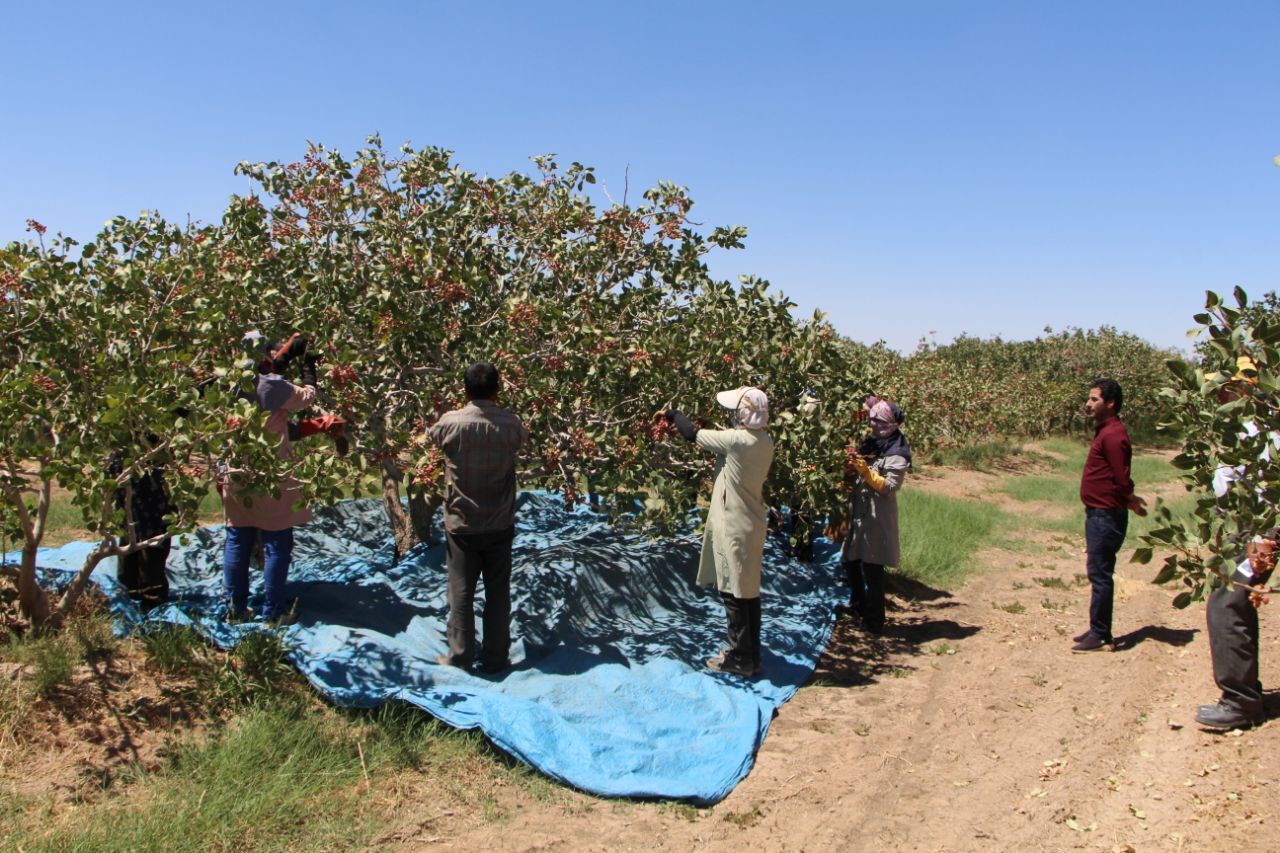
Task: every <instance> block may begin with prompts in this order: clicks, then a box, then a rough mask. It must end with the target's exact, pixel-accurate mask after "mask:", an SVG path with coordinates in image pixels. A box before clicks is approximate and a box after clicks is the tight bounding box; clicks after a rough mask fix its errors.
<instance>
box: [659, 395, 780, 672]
mask: <svg viewBox="0 0 1280 853" xmlns="http://www.w3.org/2000/svg"><path fill="white" fill-rule="evenodd" d="M716 402H717V403H719V404H720V405H721V406H722V407H724V408H725V409H726V410H728V412H729V419H730V423H731V424H732V426H731V428H730V429H697V428H696V427H694V425H693V424H692V423H691V422H690V421H689V419H688V418H687V417H685V416H684V415H683V414H682V413H680V412H678V411H675V410H672V411H669V412H668V413H667V419H668V420H670V421H671V422H672V423H673V424H674V425H675V427H676V429H677V430H679V432H680V434H681V435H683V436H684V437H685V438H686V439H688V440H689V441H692V442H694V443H696V444H697V445H698V446H699V447H701V448H703V449H704V450H709V451H711V452H712V453H714V454H716V456H717V457H718V459H717V460H716V469H715V483H714V485H713V486H712V487H711V506H710V509H709V510H708V512H707V524H706V528H705V532H704V533H703V536H702V558H701V560H700V562H699V565H698V583H700V584H714V585H715V587H716V589H718V590H720V597H721V599H722V600H723V601H724V608H725V614H726V615H727V617H728V621H729V647H728V648H727V649H725V650H724V651H723V652H721V653H720V654H719V655H718V656H716V657H714V658H711V659H710V660H708V661H707V666H708V667H709V668H711V669H713V670H718V671H722V672H732V673H735V674H737V675H745V676H752V675H755V674H757V673H759V672H760V623H761V616H760V563H761V559H762V558H763V556H764V539H765V532H766V529H765V518H766V509H765V505H764V494H763V492H764V481H765V478H766V477H767V476H768V475H769V467H770V465H772V464H773V439H771V438H770V437H769V434H768V433H767V432H765V427H766V426H767V425H768V423H769V398H768V397H767V396H765V393H764V392H763V391H761V390H760V389H759V388H750V387H744V388H736V389H734V390H732V391H721V392H720V393H719V394H717V395H716Z"/></svg>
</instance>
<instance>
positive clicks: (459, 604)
mask: <svg viewBox="0 0 1280 853" xmlns="http://www.w3.org/2000/svg"><path fill="white" fill-rule="evenodd" d="M445 538H446V540H447V545H446V547H447V549H448V571H449V662H450V663H451V664H453V665H454V666H460V667H464V668H465V667H468V666H470V665H471V664H472V663H473V662H474V661H475V660H476V612H475V603H476V582H477V581H479V580H480V579H481V578H483V579H484V617H483V619H484V637H483V639H482V640H481V647H480V665H481V666H482V667H493V668H500V667H504V666H506V664H507V662H508V660H509V654H510V650H511V543H512V541H513V540H514V539H515V528H508V529H506V530H499V531H494V532H484V533H446V534H445Z"/></svg>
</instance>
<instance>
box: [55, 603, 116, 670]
mask: <svg viewBox="0 0 1280 853" xmlns="http://www.w3.org/2000/svg"><path fill="white" fill-rule="evenodd" d="M66 630H67V633H68V634H70V636H71V638H72V639H73V640H74V641H75V644H76V646H77V648H78V650H79V653H80V657H81V658H82V659H84V660H85V661H87V662H93V661H98V660H104V659H106V658H109V657H111V655H112V654H114V653H115V650H116V647H117V646H118V645H119V641H118V640H117V639H116V635H115V632H114V631H113V630H112V628H111V617H110V616H108V615H107V614H106V613H103V612H101V611H99V612H96V613H78V614H76V615H75V616H74V617H72V619H71V620H69V621H68V622H67V628H66Z"/></svg>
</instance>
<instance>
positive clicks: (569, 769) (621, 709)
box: [40, 492, 842, 805]
mask: <svg viewBox="0 0 1280 853" xmlns="http://www.w3.org/2000/svg"><path fill="white" fill-rule="evenodd" d="M295 538H296V544H295V550H294V565H293V568H292V570H291V572H290V582H289V585H288V590H287V592H288V594H289V596H291V597H294V598H296V599H297V604H296V619H297V621H296V622H295V624H293V625H292V626H290V627H289V628H287V629H284V630H285V633H286V635H287V638H286V639H287V643H288V646H289V648H290V657H291V660H292V661H293V662H294V663H295V664H296V665H297V667H298V668H299V670H301V672H302V673H303V674H304V675H305V676H306V677H307V679H308V680H309V681H310V682H311V683H312V684H313V685H314V686H315V687H316V688H317V689H318V690H320V691H321V692H322V693H324V694H325V695H326V696H328V697H329V698H330V699H331V700H332V701H334V702H335V703H337V704H339V705H345V706H351V707H372V706H375V705H378V704H381V703H383V702H386V701H389V700H393V699H394V700H402V701H406V702H410V703H412V704H414V705H417V706H418V707H421V708H423V709H424V710H426V711H428V712H430V713H431V714H433V715H434V716H436V717H438V718H440V719H441V720H443V721H445V722H447V723H449V724H451V725H454V726H457V727H460V728H479V729H482V730H483V731H484V732H485V734H486V735H488V736H489V738H490V739H491V740H492V741H493V742H494V743H495V744H497V745H498V746H499V747H501V748H502V749H504V750H506V751H507V752H509V753H511V754H512V755H514V756H516V757H517V758H519V759H521V760H523V761H525V762H527V763H529V764H530V765H532V766H534V767H536V768H538V769H539V770H541V771H543V772H544V773H546V774H548V775H550V776H552V777H554V778H556V779H559V780H561V781H563V782H565V783H567V784H569V785H572V786H574V787H577V788H580V789H582V790H585V791H589V792H592V793H595V794H600V795H604V796H622V797H634V798H651V797H661V798H672V799H684V800H689V801H691V802H694V803H698V804H701V805H706V804H711V803H715V802H717V801H719V800H720V799H722V798H723V797H724V796H725V795H727V794H728V793H729V791H731V790H732V789H733V787H734V785H736V784H737V783H738V782H739V781H740V780H741V779H742V778H743V777H744V776H745V775H746V774H747V772H748V771H749V770H750V768H751V764H752V762H753V760H754V757H755V752H756V750H757V749H758V748H759V746H760V744H761V742H762V741H763V739H764V736H765V734H766V732H767V731H768V727H769V724H770V722H771V720H772V719H773V716H774V713H775V711H776V709H777V708H778V707H779V706H780V705H781V704H782V703H783V702H785V701H786V700H787V699H789V698H790V697H791V696H792V695H793V694H794V693H795V691H796V689H797V688H798V687H799V686H800V685H801V684H803V683H804V682H805V681H806V680H807V679H808V678H809V676H810V674H811V673H812V672H813V669H814V665H815V663H816V661H817V659H818V657H819V655H820V654H821V653H822V650H823V648H824V647H825V645H826V643H827V640H828V638H829V635H830V631H831V626H832V622H833V618H832V607H833V605H834V604H836V603H837V602H839V601H840V600H841V598H842V592H841V588H840V587H839V586H838V585H837V583H836V575H837V572H836V571H835V568H836V564H837V562H838V560H839V553H838V551H837V549H836V548H835V547H834V546H832V545H830V544H828V543H825V542H820V543H819V544H818V545H817V546H816V554H815V559H814V560H813V561H812V562H809V563H798V562H795V561H792V560H789V559H787V558H786V557H785V556H784V555H783V551H782V547H781V544H780V543H779V542H778V540H777V539H776V538H774V537H770V540H769V543H768V545H767V546H766V553H765V571H764V590H763V595H762V598H763V605H762V609H763V616H764V623H763V637H762V640H763V645H764V654H763V655H762V664H763V673H762V675H761V677H759V678H757V679H754V680H748V679H742V678H739V677H737V676H733V675H726V674H722V673H713V672H710V671H708V670H707V669H706V668H705V665H704V663H705V660H706V659H707V658H708V657H711V656H713V655H715V654H716V653H717V652H718V651H719V649H720V648H721V647H722V645H723V643H724V633H725V616H724V608H723V606H722V604H721V603H720V600H719V596H718V594H717V593H715V591H714V590H709V589H705V588H701V587H698V586H696V585H695V584H694V577H695V575H696V573H697V564H698V554H699V544H698V543H697V542H695V541H692V540H689V539H686V540H662V541H651V540H649V539H647V538H645V537H643V536H638V535H634V534H629V533H624V532H620V531H618V530H615V529H612V528H610V527H609V526H608V525H607V524H606V523H605V522H604V521H603V520H602V519H601V517H599V516H597V515H595V514H593V513H592V512H591V511H590V510H588V509H587V508H585V507H576V508H574V509H573V510H566V509H565V507H564V503H563V501H562V500H561V499H560V498H559V497H558V496H551V495H548V494H544V493H530V492H524V493H521V495H520V499H519V504H518V518H517V534H516V540H515V547H514V551H513V572H512V595H513V607H512V637H513V643H512V658H513V665H512V667H511V668H510V669H508V670H507V671H505V672H502V673H499V674H497V675H482V674H478V673H474V674H473V673H468V672H464V671H462V670H459V669H456V668H453V667H442V666H439V665H437V664H436V663H435V658H436V655H438V654H441V653H443V652H445V650H446V647H445V638H444V631H445V624H446V622H447V619H448V606H447V601H446V595H445V571H444V548H443V546H442V545H441V544H434V545H424V546H420V547H418V548H416V549H414V550H413V551H411V552H410V553H409V554H407V555H405V557H403V558H402V559H400V560H399V561H396V560H395V558H394V551H393V549H392V546H391V543H390V538H389V536H388V534H387V528H386V523H385V517H384V515H383V510H382V506H381V502H380V501H376V500H365V501H348V502H345V503H343V504H340V505H339V506H336V507H332V508H328V509H324V510H320V511H317V512H316V520H315V522H314V523H312V524H309V525H306V526H304V527H300V528H298V529H297V531H296V537H295ZM223 539H224V537H223V534H222V531H221V529H220V528H206V529H201V530H199V531H196V532H195V533H193V534H191V535H189V536H187V537H185V541H184V542H181V543H180V542H175V546H174V551H173V554H172V556H171V557H170V561H169V571H170V575H171V589H172V593H173V601H172V602H171V603H170V604H168V605H166V606H164V607H161V608H157V609H156V610H153V611H152V612H151V613H149V614H147V615H146V616H145V617H144V616H143V615H142V614H141V613H140V612H139V611H138V610H137V608H136V607H135V606H134V604H133V603H132V602H130V601H129V600H128V598H127V597H126V596H124V595H122V594H121V591H120V589H119V587H118V586H117V584H116V583H115V581H114V574H115V565H114V561H111V560H108V561H104V563H103V564H102V565H101V566H100V567H99V568H98V570H97V572H95V575H94V580H95V582H97V583H98V584H99V585H100V586H101V587H102V589H103V591H104V593H105V594H106V595H107V596H108V597H109V599H110V600H111V604H112V609H113V612H114V613H115V614H116V615H117V616H118V617H119V621H120V626H121V629H122V630H130V629H132V628H136V627H137V626H139V625H140V624H142V623H143V622H144V621H167V622H173V623H178V624H188V625H193V626H194V627H196V628H197V629H198V630H200V631H201V632H202V633H204V634H205V635H206V636H208V637H209V638H210V639H211V640H212V641H214V642H216V643H218V644H220V645H222V646H226V647H229V646H233V645H234V644H235V643H236V642H238V641H239V639H240V638H241V637H243V636H244V635H245V634H246V633H247V632H249V631H254V630H262V628H261V626H255V625H253V624H242V625H229V624H227V623H226V621H225V620H224V619H223V614H224V607H223V604H222V601H221V588H220V585H221V570H220V557H221V549H222V545H223ZM79 544H83V543H74V544H73V545H69V546H66V548H62V549H52V550H46V551H42V552H41V556H40V565H41V566H42V567H46V568H48V569H50V570H54V571H55V572H56V571H57V570H64V571H65V570H74V569H75V567H76V566H77V565H79V560H80V559H82V558H83V554H82V553H80V554H79V555H78V554H77V546H78V545H79ZM81 550H83V549H81ZM49 579H50V580H54V579H55V577H54V576H50V577H49ZM253 580H254V589H253V596H256V595H258V594H260V588H259V582H260V577H259V575H258V574H257V573H256V572H255V573H254V575H253ZM478 598H479V600H478V601H477V610H478V611H479V612H478V613H477V624H480V612H482V610H483V586H482V588H481V593H480V595H479V597H478ZM252 600H253V598H251V602H252Z"/></svg>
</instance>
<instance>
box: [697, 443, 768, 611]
mask: <svg viewBox="0 0 1280 853" xmlns="http://www.w3.org/2000/svg"><path fill="white" fill-rule="evenodd" d="M696 441H697V443H698V446H699V447H702V448H704V449H706V450H710V451H711V452H712V453H715V454H716V455H717V456H719V457H720V458H719V460H718V461H717V463H716V472H715V485H713V486H712V487H711V509H710V511H709V512H708V513H707V526H706V530H705V532H704V533H703V534H702V560H701V562H700V563H699V564H698V583H700V584H715V586H716V588H717V589H719V590H720V591H721V592H727V593H729V594H730V595H733V596H735V597H737V598H758V597H759V596H760V561H761V559H762V558H763V556H764V537H765V521H766V512H767V510H766V508H765V505H764V480H765V477H767V476H768V475H769V466H770V465H772V464H773V439H772V438H770V437H769V434H768V433H767V432H765V431H764V430H762V429H741V428H739V429H700V430H698V437H697V439H696Z"/></svg>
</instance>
